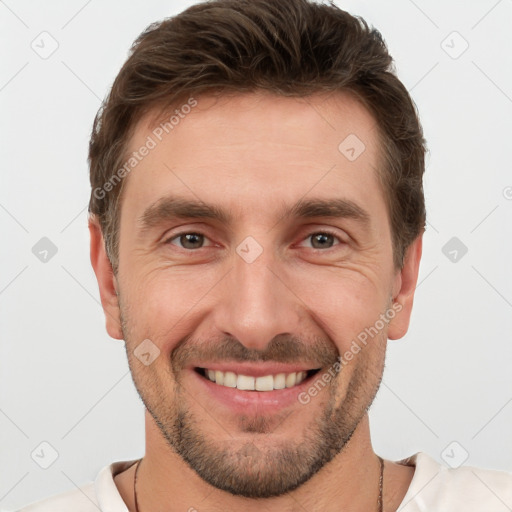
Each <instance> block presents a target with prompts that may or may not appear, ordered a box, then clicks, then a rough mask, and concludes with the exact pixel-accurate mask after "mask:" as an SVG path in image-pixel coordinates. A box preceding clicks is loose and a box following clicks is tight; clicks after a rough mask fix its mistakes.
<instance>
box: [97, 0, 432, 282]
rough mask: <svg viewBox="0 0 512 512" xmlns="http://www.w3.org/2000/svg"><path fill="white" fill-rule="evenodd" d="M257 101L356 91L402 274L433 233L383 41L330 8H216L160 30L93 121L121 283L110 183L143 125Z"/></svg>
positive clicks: (290, 4) (409, 125) (420, 154)
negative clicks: (186, 111) (374, 134)
mask: <svg viewBox="0 0 512 512" xmlns="http://www.w3.org/2000/svg"><path fill="white" fill-rule="evenodd" d="M257 90H266V91H269V92H271V93H273V94H276V95H282V96H295V97H305V96H308V95H311V94H314V93H320V92H333V91H349V92H351V93H354V94H355V95H356V96H357V97H358V98H359V100H360V101H361V103H362V104H363V105H364V106H365V107H366V108H367V109H368V110H369V112H370V113H371V114H372V115H373V116H374V118H375V119H376V121H377V125H378V131H379V136H380V137H379V138H380V140H381V145H382V161H383V163H382V170H381V172H380V173H379V174H380V176H379V178H380V179H381V181H382V184H383V187H384V191H385V196H386V202H387V207H388V211H389V217H390V227H391V233H392V239H393V251H394V263H395V266H396V267H397V268H401V266H402V265H403V258H404V255H405V251H406V249H407V248H408V246H409V245H410V244H411V242H412V241H413V240H414V239H415V238H416V237H417V236H418V235H419V234H420V233H422V232H423V230H424V228H425V221H426V215H425V200H424V194H423V183H422V178H423V173H424V170H425V152H426V144H425V140H424V138H423V131H422V128H421V124H420V122H419V119H418V115H417V111H416V107H415V105H414V103H413V101H412V99H411V97H410V96H409V93H408V91H407V89H406V88H405V87H404V85H403V84H402V83H401V82H400V80H399V79H398V78H397V77H396V74H395V69H394V66H393V60H392V58H391V56H390V55H389V53H388V50H387V47H386V44H385V42H384V41H383V39H382V36H381V34H380V32H379V31H377V30H376V29H374V28H370V27H369V26H368V24H367V23H366V22H365V21H364V20H363V19H362V18H360V17H355V16H352V15H350V14H349V13H347V12H345V11H343V10H341V9H339V8H338V7H337V6H335V5H334V4H332V3H330V4H328V5H327V4H319V3H314V2H311V1H308V0H213V1H209V2H204V3H200V4H197V5H194V6H192V7H190V8H188V9H186V10H185V11H183V12H182V13H180V14H179V15H177V16H174V17H172V18H168V19H165V20H163V21H161V22H158V23H154V24H152V25H150V26H149V27H148V28H147V29H146V30H145V31H144V32H143V33H142V34H141V35H140V36H139V37H138V38H137V40H136V41H135V42H134V44H133V46H132V48H131V51H130V55H129V57H128V59H127V61H126V62H125V64H124V65H123V67H122V69H121V71H120V72H119V74H118V76H117V78H116V79H115V81H114V84H113V86H112V88H111V90H110V92H109V94H108V96H107V97H106V99H105V100H104V102H103V104H102V106H101V108H100V110H99V111H98V113H97V115H96V117H95V119H94V125H93V129H92V134H91V140H90V144H89V165H90V180H91V186H92V191H91V198H90V202H89V213H90V214H91V215H95V216H97V218H98V221H99V223H100V226H101V230H102V233H103V236H104V239H105V246H106V252H107V254H108V257H109V259H110V262H111V264H112V267H113V271H114V273H116V272H117V269H118V264H119V211H120V207H119V205H120V200H121V197H122V190H123V183H124V180H120V178H119V176H117V178H119V180H120V181H121V183H120V186H115V184H116V183H115V182H114V183H112V179H113V178H116V176H115V173H116V170H118V169H119V168H120V167H121V166H122V165H123V162H125V160H126V152H127V146H128V143H129V140H130V137H131V135H132V133H133V131H134V128H135V126H136V124H137V122H138V121H139V120H140V119H141V118H142V116H143V115H144V114H146V113H147V112H149V111H151V110H152V109H155V108H157V109H158V110H159V111H160V112H162V113H163V112H165V111H166V109H170V108H171V107H172V106H173V105H174V106H176V105H177V104H178V102H179V101H183V100H184V98H187V97H190V96H192V95H194V96H198V95H200V94H202V93H221V94H222V93H224V94H226V93H237V92H239V93H244V92H254V91H257ZM340 142H341V141H340ZM107 183H110V184H111V185H114V186H109V187H106V186H105V184H107Z"/></svg>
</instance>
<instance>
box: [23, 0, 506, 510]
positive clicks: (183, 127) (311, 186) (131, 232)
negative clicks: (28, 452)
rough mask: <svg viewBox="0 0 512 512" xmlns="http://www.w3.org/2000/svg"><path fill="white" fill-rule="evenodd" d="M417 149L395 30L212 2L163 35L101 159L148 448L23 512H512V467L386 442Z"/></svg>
mask: <svg viewBox="0 0 512 512" xmlns="http://www.w3.org/2000/svg"><path fill="white" fill-rule="evenodd" d="M424 154H425V141H424V139H423V133H422V129H421V126H420V123H419V120H418V117H417V114H416V110H415V107H414V104H413V103H412V101H411V99H410V97H409V94H408V92H407V90H406V89H405V87H404V86H403V85H402V83H401V82H400V81H399V80H398V79H397V77H396V76H395V75H394V74H393V72H392V60H391V57H390V56H389V54H388V52H387V49H386V46H385V44H384V42H383V41H382V38H381V36H380V34H379V33H378V32H377V31H376V30H373V29H370V28H369V27H368V26H367V25H366V23H365V22H364V21H363V20H360V19H357V18H354V17H352V16H350V15H349V14H348V13H346V12H344V11H342V10H340V9H339V8H337V7H335V6H334V5H325V4H324V5H321V4H315V3H310V2H307V1H306V0H279V1H276V0H251V1H242V0H216V1H211V2H208V3H203V4H198V5H196V6H194V7H191V8H189V9H187V10H186V11H184V12H183V13H181V14H180V15H178V16H176V17H174V18H170V19H168V20H166V21H164V22H162V23H159V24H155V25H152V26H151V27H149V29H148V30H146V31H145V32H144V33H143V34H142V35H141V36H140V37H139V39H138V40H137V41H136V43H135V45H134V48H133V50H132V53H131V55H130V57H129V58H128V60H127V62H126V63H125V65H124V66H123V68H122V70H121V72H120V73H119V75H118V77H117V78H116V80H115V83H114V85H113V87H112V90H111V91H110V94H109V96H108V98H107V99H106V101H105V103H104V105H103V107H102V109H101V110H100V112H99V113H98V115H97V117H96V120H95V123H94V127H93V133H92V137H91V143H90V152H89V161H90V172H91V185H92V192H91V201H90V208H89V210H90V214H91V215H90V222H89V229H90V234H91V261H92V265H93V267H94V271H95V273H96V277H97V279H98V284H99V289H100V295H101V301H102V305H103V308H104V311H105V316H106V327H107V331H108V333H109V335H110V336H112V337H113V338H116V339H119V340H124V341H125V344H126V352H127V357H128V361H129V365H130V369H131V372H132V376H133V380H134V383H135V386H136V388H137V390H138V392H139V394H140V397H141V399H142V400H143V402H144V404H145V406H146V409H147V411H146V453H145V455H144V457H143V458H142V459H140V460H133V461H125V462H117V463H114V464H112V465H110V466H108V467H106V468H104V469H103V470H102V471H101V472H100V473H99V475H98V477H97V479H96V481H95V483H91V484H87V485H84V486H83V487H82V488H81V489H79V490H75V491H71V492H68V493H65V494H62V495H60V496H57V497H53V498H49V499H47V500H45V501H42V502H40V503H38V504H34V505H31V506H28V507H27V508H25V509H23V510H25V511H30V512H35V511H50V510H51V511H71V510H73V511H79V510H80V511H84V512H85V511H87V512H88V511H95V510H98V509H99V510H101V511H109V512H118V511H126V510H129V511H140V512H147V511H154V512H156V511H178V510H188V511H194V510H197V511H200V512H202V511H205V512H206V511H212V512H213V511H218V510H244V511H260V510H266V511H270V512H272V511H275V510H288V511H295V510H297V511H299V510H306V511H339V510H350V511H354V512H358V511H365V512H368V511H379V510H380V511H385V512H391V511H396V510H401V511H405V512H413V511H414V512H416V511H427V510H428V511H441V510H446V511H448V510H464V511H466V512H467V511H472V510H474V511H476V510H478V511H481V510H493V511H502V510H503V511H505V510H510V507H512V474H510V473H506V472H498V471H491V470H482V469H477V468H469V467H461V468H459V469H456V470H453V469H451V470H449V469H447V468H444V467H441V466H440V465H439V464H437V462H435V461H434V459H432V458H431V457H429V456H428V455H427V454H425V453H422V452H419V453H417V454H415V455H411V456H410V457H409V458H407V459H404V460H402V461H397V462H393V461H390V460H385V461H384V460H383V459H381V458H380V457H379V456H378V455H377V454H375V453H374V451H373V449H372V445H371V439H370V429H369V421H368V410H369V408H370V406H371V404H372V402H373V400H374V398H375V395H376V393H377V391H378V388H379V385H380V382H381V378H382V372H383V368H384V361H385V352H386V344H387V340H388V339H398V338H401V337H402V336H404V334H405V333H406V332H407V329H408V324H409V318H410V315H411V310H412V305H413V298H414V290H415V286H416V283H417V277H418V269H419V264H420V258H421V248H422V235H423V231H424V226H425V206H424V197H423V188H422V176H423V172H424ZM477 475H479V476H480V477H481V479H482V480H483V481H485V482H486V485H487V487H485V486H482V485H477V483H478V479H477Z"/></svg>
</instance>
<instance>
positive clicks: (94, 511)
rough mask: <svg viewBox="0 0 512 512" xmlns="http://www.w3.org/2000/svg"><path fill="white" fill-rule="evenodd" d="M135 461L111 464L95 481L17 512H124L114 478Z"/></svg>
mask: <svg viewBox="0 0 512 512" xmlns="http://www.w3.org/2000/svg"><path fill="white" fill-rule="evenodd" d="M135 462H137V460H130V461H118V462H113V463H112V464H110V465H109V466H105V467H104V468H103V469H101V471H100V472H99V473H98V475H97V477H96V480H95V481H94V482H88V483H86V484H84V485H82V486H81V487H77V488H76V489H73V490H71V491H67V492H64V493H61V494H57V495H55V496H50V497H49V498H46V499H44V500H42V501H37V502H35V503H31V504H29V505H27V506H25V507H24V508H22V509H20V510H18V511H17V512H71V511H72V512H98V511H101V510H105V511H107V510H108V511H109V512H114V511H116V512H127V508H126V504H125V503H124V501H123V499H122V497H121V495H120V494H119V490H118V489H117V487H116V484H115V482H114V477H115V476H116V475H117V474H118V473H120V472H122V471H125V470H126V469H128V468H129V467H130V466H132V465H133V464H134V463H135Z"/></svg>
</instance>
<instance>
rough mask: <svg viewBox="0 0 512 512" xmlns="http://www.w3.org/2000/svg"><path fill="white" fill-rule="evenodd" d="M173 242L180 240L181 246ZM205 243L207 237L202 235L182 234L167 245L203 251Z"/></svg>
mask: <svg viewBox="0 0 512 512" xmlns="http://www.w3.org/2000/svg"><path fill="white" fill-rule="evenodd" d="M173 240H178V241H179V244H175V243H173ZM204 241H205V236H204V235H202V234H201V233H180V234H178V235H175V236H174V237H172V238H169V240H167V241H166V243H169V244H173V245H178V247H181V248H182V249H201V248H202V247H203V245H204Z"/></svg>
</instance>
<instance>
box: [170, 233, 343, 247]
mask: <svg viewBox="0 0 512 512" xmlns="http://www.w3.org/2000/svg"><path fill="white" fill-rule="evenodd" d="M183 235H201V236H203V237H204V238H205V239H208V240H209V238H208V237H207V236H206V235H205V234H204V233H201V232H200V231H182V232H181V233H176V234H174V235H173V236H172V237H171V238H168V239H167V240H165V242H164V244H171V242H172V240H175V239H177V238H178V239H179V238H180V237H181V236H183ZM313 235H330V236H332V237H333V238H335V239H336V240H337V241H338V242H339V244H334V245H333V246H332V247H328V248H327V249H321V248H315V247H311V249H313V250H314V251H323V252H326V251H328V250H329V249H334V247H336V245H341V244H345V243H346V242H345V241H344V240H342V239H341V238H340V237H339V236H338V235H337V234H336V233H333V232H332V231H330V230H328V229H324V230H320V231H311V232H310V233H309V234H308V235H307V236H306V237H304V238H303V239H302V241H304V240H307V239H308V238H311V237H312V236H313ZM171 245H175V244H171ZM178 247H179V246H178ZM207 247H209V246H207ZM179 248H180V249H182V250H184V251H188V252H193V251H199V250H200V249H206V247H199V248H197V249H186V248H185V247H179Z"/></svg>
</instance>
